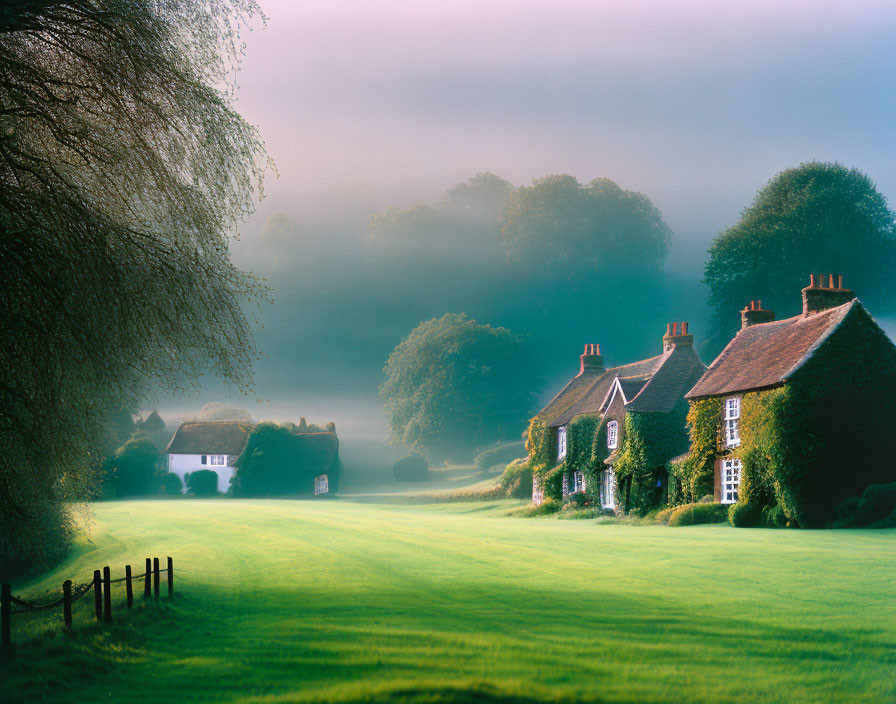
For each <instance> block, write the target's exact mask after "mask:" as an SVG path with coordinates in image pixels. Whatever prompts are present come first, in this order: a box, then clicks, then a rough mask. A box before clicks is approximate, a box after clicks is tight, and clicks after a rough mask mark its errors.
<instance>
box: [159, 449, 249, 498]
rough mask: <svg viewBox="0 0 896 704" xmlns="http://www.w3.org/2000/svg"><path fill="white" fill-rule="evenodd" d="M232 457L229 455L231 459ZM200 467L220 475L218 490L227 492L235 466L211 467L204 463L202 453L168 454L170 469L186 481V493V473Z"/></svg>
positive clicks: (185, 490) (185, 485) (185, 483)
mask: <svg viewBox="0 0 896 704" xmlns="http://www.w3.org/2000/svg"><path fill="white" fill-rule="evenodd" d="M230 459H231V457H229V456H228V458H227V460H228V461H229V460H230ZM200 469H210V470H211V471H213V472H214V473H215V474H217V475H218V491H219V492H220V493H222V494H224V493H227V490H228V489H229V488H230V478H231V477H232V476H233V472H234V468H233V467H231V466H229V465H227V466H224V467H221V466H220V465H219V466H216V467H210V466H208V465H204V464H202V455H168V471H169V472H171V473H172V474H176V475H177V476H179V477H180V480H181V481H182V482H183V483H184V493H185V494H186V493H187V482H186V480H185V479H184V476H185V475H186V474H189V473H190V472H195V471H197V470H200Z"/></svg>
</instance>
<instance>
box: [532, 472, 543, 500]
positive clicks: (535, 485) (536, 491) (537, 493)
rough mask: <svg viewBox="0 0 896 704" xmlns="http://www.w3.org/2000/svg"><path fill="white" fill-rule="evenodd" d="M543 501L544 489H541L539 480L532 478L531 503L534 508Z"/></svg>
mask: <svg viewBox="0 0 896 704" xmlns="http://www.w3.org/2000/svg"><path fill="white" fill-rule="evenodd" d="M543 501H544V489H542V488H541V479H539V478H538V477H532V503H533V504H535V505H536V506H539V505H541V503H542V502H543Z"/></svg>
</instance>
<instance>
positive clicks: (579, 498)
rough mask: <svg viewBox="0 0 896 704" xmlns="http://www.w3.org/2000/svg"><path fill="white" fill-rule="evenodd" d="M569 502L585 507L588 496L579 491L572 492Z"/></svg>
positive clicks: (578, 506)
mask: <svg viewBox="0 0 896 704" xmlns="http://www.w3.org/2000/svg"><path fill="white" fill-rule="evenodd" d="M567 503H568V504H569V505H570V506H573V507H575V508H583V507H584V506H585V504H587V503H588V497H587V496H585V494H583V493H582V492H581V491H579V492H576V493H575V494H570V495H569V497H568V498H567Z"/></svg>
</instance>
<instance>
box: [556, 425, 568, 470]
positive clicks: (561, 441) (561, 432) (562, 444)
mask: <svg viewBox="0 0 896 704" xmlns="http://www.w3.org/2000/svg"><path fill="white" fill-rule="evenodd" d="M564 457H566V426H565V425H561V426H560V427H559V428H557V461H558V462H559V461H560V460H562V459H563V458H564Z"/></svg>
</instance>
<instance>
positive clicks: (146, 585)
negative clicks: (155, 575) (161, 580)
mask: <svg viewBox="0 0 896 704" xmlns="http://www.w3.org/2000/svg"><path fill="white" fill-rule="evenodd" d="M151 579H152V560H150V559H149V558H148V557H147V558H146V572H145V573H144V575H143V600H144V601H146V600H147V599H149V595H150V593H151V592H150V586H149V582H150V580H151Z"/></svg>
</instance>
